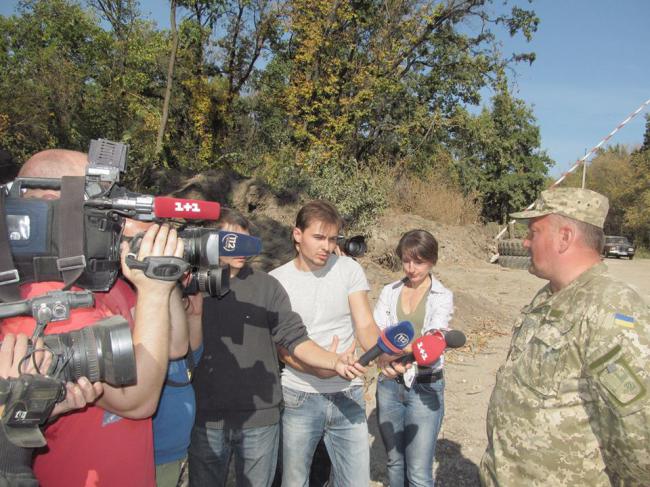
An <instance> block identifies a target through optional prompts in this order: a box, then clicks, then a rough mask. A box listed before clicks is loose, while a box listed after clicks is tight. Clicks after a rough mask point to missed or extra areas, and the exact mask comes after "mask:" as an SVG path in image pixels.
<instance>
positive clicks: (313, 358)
mask: <svg viewBox="0 0 650 487" xmlns="http://www.w3.org/2000/svg"><path fill="white" fill-rule="evenodd" d="M293 355H294V356H295V357H296V358H297V359H298V360H300V361H301V362H302V363H303V364H305V365H307V366H309V367H310V368H312V369H313V368H318V369H325V370H335V365H336V361H337V360H338V356H337V355H336V354H335V353H333V352H328V351H327V350H324V349H323V348H321V347H319V346H318V345H317V344H316V343H315V342H313V341H311V340H306V341H304V342H302V343H300V344H298V346H296V348H294V349H293Z"/></svg>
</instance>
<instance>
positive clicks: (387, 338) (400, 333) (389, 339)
mask: <svg viewBox="0 0 650 487" xmlns="http://www.w3.org/2000/svg"><path fill="white" fill-rule="evenodd" d="M414 336H415V329H414V328H413V324H412V323H411V322H410V321H401V322H399V323H397V324H396V325H393V326H389V327H388V328H385V329H384V330H383V331H382V332H381V335H380V336H379V340H378V341H377V345H378V346H379V348H381V349H382V351H383V352H384V353H388V354H393V355H394V354H397V353H399V352H400V351H401V350H403V349H404V348H405V347H406V346H407V345H408V344H409V343H411V340H413V337H414Z"/></svg>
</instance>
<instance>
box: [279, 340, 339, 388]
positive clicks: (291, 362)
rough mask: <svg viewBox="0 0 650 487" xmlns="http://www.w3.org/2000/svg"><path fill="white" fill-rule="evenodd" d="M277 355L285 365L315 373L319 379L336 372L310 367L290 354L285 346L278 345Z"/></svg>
mask: <svg viewBox="0 0 650 487" xmlns="http://www.w3.org/2000/svg"><path fill="white" fill-rule="evenodd" d="M305 343H306V342H305ZM296 348H298V347H296ZM278 355H279V357H280V360H282V362H284V363H285V364H286V365H288V366H289V367H291V368H292V369H295V370H297V371H299V372H303V373H305V374H311V375H315V376H316V377H320V378H321V379H327V378H329V377H334V376H335V375H336V372H334V371H333V370H331V369H319V368H317V367H311V366H309V365H307V364H306V363H304V362H303V361H302V360H300V359H299V358H297V357H295V356H294V355H291V354H290V353H289V351H288V350H287V349H286V348H283V347H278Z"/></svg>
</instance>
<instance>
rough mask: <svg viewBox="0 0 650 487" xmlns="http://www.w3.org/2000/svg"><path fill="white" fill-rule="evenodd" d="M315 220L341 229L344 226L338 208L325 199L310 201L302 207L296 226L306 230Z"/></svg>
mask: <svg viewBox="0 0 650 487" xmlns="http://www.w3.org/2000/svg"><path fill="white" fill-rule="evenodd" d="M314 221H319V222H323V223H327V224H330V225H335V226H336V228H338V229H339V230H340V229H341V227H342V226H343V218H341V215H339V212H338V211H337V209H336V208H335V207H334V205H332V204H331V203H329V202H327V201H325V200H314V201H310V202H309V203H307V204H306V205H305V206H303V207H302V208H300V211H299V212H298V215H297V216H296V228H299V229H300V230H305V229H306V228H307V227H308V226H309V225H310V224H311V223H312V222H314Z"/></svg>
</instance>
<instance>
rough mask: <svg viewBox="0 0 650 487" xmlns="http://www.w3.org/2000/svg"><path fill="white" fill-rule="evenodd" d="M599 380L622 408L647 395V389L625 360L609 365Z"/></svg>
mask: <svg viewBox="0 0 650 487" xmlns="http://www.w3.org/2000/svg"><path fill="white" fill-rule="evenodd" d="M598 380H599V381H600V383H601V384H602V385H603V387H605V389H607V391H608V392H609V393H610V394H611V395H612V396H613V398H614V399H615V400H616V402H617V403H618V404H620V405H621V406H627V405H628V404H630V403H632V402H634V401H635V400H637V399H639V398H641V397H642V396H643V395H644V394H645V387H643V384H642V383H641V381H640V380H639V378H638V377H637V376H636V374H635V373H634V372H633V371H632V370H631V369H630V366H629V365H628V364H627V362H626V361H625V360H624V359H623V358H619V359H618V360H617V361H616V362H612V363H609V364H607V366H606V367H605V368H603V370H602V371H601V372H600V374H599V375H598Z"/></svg>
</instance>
